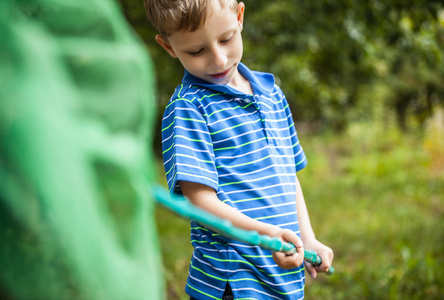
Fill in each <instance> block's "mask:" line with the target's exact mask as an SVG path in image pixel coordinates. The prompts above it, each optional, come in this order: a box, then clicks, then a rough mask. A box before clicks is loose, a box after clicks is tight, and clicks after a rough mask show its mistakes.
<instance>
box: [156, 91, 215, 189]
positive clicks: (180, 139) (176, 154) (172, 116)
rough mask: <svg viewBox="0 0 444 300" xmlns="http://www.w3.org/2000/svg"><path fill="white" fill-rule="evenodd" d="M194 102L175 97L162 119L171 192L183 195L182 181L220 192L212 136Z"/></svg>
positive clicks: (163, 147)
mask: <svg viewBox="0 0 444 300" xmlns="http://www.w3.org/2000/svg"><path fill="white" fill-rule="evenodd" d="M195 102H198V101H197V100H194V102H193V100H192V99H191V100H190V99H186V98H183V97H177V98H174V96H173V98H171V100H170V102H169V104H168V106H167V107H166V109H165V113H164V117H163V119H162V151H163V152H162V154H163V160H164V167H165V173H166V178H167V182H168V187H169V189H170V192H177V193H181V190H180V186H179V185H178V184H177V182H178V181H180V180H183V181H190V182H195V183H200V184H204V185H207V186H209V187H212V188H213V189H214V190H216V191H217V190H218V176H217V172H216V167H215V156H214V152H213V144H212V141H211V136H210V134H209V132H208V127H207V122H206V120H205V118H204V116H203V115H202V113H201V112H200V111H199V109H198V104H199V103H195Z"/></svg>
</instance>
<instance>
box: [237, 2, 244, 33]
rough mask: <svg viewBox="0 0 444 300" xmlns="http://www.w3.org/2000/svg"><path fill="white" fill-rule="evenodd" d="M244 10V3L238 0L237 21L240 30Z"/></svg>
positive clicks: (242, 24) (242, 23)
mask: <svg viewBox="0 0 444 300" xmlns="http://www.w3.org/2000/svg"><path fill="white" fill-rule="evenodd" d="M244 12H245V4H244V3H243V2H239V4H238V5H237V22H238V23H239V27H240V29H241V31H242V29H243V26H244Z"/></svg>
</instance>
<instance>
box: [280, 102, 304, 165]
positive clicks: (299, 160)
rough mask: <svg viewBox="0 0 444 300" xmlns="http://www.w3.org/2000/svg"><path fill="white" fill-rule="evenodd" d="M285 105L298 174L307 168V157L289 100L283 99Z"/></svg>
mask: <svg viewBox="0 0 444 300" xmlns="http://www.w3.org/2000/svg"><path fill="white" fill-rule="evenodd" d="M283 104H284V107H285V113H286V115H287V120H288V126H289V131H290V136H291V143H292V145H293V152H294V158H295V164H296V172H298V171H300V170H302V169H303V168H305V167H306V166H307V157H306V156H305V153H304V149H302V146H301V143H300V142H299V139H298V134H297V131H296V127H295V124H294V121H293V115H292V113H291V110H290V106H289V105H288V102H287V99H286V98H285V97H284V98H283Z"/></svg>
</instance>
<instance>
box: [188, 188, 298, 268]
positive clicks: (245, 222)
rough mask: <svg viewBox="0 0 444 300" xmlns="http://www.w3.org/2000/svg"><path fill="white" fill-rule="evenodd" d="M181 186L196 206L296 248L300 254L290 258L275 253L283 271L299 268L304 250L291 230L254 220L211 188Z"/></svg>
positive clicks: (274, 256)
mask: <svg viewBox="0 0 444 300" xmlns="http://www.w3.org/2000/svg"><path fill="white" fill-rule="evenodd" d="M179 183H180V186H181V188H182V192H183V194H184V196H186V197H187V198H188V199H189V200H190V201H191V202H192V203H193V204H194V205H196V206H198V207H200V208H202V209H204V210H206V211H208V212H210V213H212V214H214V215H216V216H218V217H220V218H223V219H227V220H229V221H230V222H231V223H232V224H233V225H234V226H236V227H238V228H241V229H244V230H254V231H257V232H258V233H260V234H264V235H269V236H271V237H278V238H281V239H282V240H284V241H286V242H289V243H292V244H294V245H295V246H296V248H297V250H298V252H297V253H295V254H294V255H291V256H288V255H285V254H284V253H281V252H275V253H273V259H274V261H275V262H276V264H277V265H278V266H279V267H281V268H283V269H291V268H295V267H299V266H300V265H301V264H302V262H303V260H304V248H303V246H302V242H301V240H300V239H299V237H298V236H297V235H296V234H294V233H293V232H292V231H291V230H288V229H281V228H279V227H278V226H274V225H270V224H267V223H263V222H260V221H257V220H254V219H252V218H250V217H248V216H246V215H244V214H243V213H241V212H239V211H238V210H236V209H235V208H233V207H231V206H229V205H228V204H225V203H223V202H222V201H220V200H219V198H218V197H217V194H216V191H215V190H214V189H212V188H211V187H209V186H206V185H203V184H199V183H194V182H189V181H180V182H179Z"/></svg>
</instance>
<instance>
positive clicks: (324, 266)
mask: <svg viewBox="0 0 444 300" xmlns="http://www.w3.org/2000/svg"><path fill="white" fill-rule="evenodd" d="M305 245H306V247H307V249H309V250H314V251H315V252H316V254H317V255H319V256H320V257H321V260H322V263H321V264H320V265H319V266H313V265H312V264H311V263H309V262H305V269H306V270H307V272H308V273H309V274H310V276H311V277H312V278H316V276H317V274H318V273H326V272H327V271H328V269H329V268H330V266H331V264H332V261H333V256H334V255H333V250H332V249H331V248H330V247H328V246H325V245H324V244H322V243H321V242H319V241H318V240H316V239H314V240H310V241H306V242H305Z"/></svg>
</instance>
